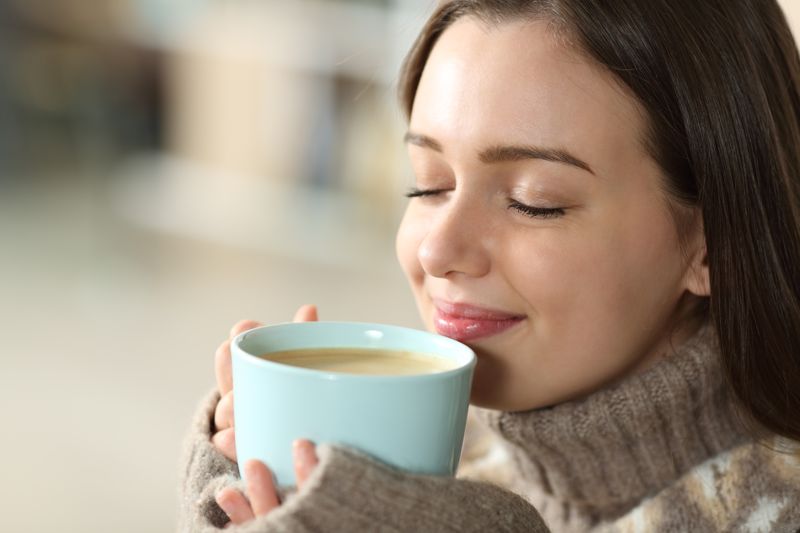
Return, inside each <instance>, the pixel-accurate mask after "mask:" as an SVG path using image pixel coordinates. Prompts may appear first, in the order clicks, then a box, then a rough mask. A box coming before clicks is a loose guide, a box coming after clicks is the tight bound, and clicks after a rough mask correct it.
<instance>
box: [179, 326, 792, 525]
mask: <svg viewBox="0 0 800 533" xmlns="http://www.w3.org/2000/svg"><path fill="white" fill-rule="evenodd" d="M717 353H718V352H717V343H716V339H715V337H714V335H713V330H712V329H711V328H710V327H708V326H706V327H704V328H703V329H701V331H700V332H699V333H698V334H697V335H696V336H695V337H693V338H692V339H690V340H689V341H688V342H687V343H685V344H684V345H683V346H681V347H679V348H678V349H677V350H676V351H675V352H674V353H673V354H671V355H670V356H668V357H667V358H665V359H664V360H663V361H661V362H660V363H659V364H657V365H656V366H654V367H653V368H652V369H650V370H648V371H647V372H645V373H643V374H640V375H637V376H633V377H631V378H629V379H627V380H626V381H625V382H623V383H621V384H619V385H617V386H615V387H613V388H609V389H605V390H602V391H599V392H597V393H595V394H592V395H590V396H588V397H586V398H584V399H582V400H579V401H574V402H567V403H564V404H561V405H558V406H555V407H552V408H547V409H538V410H534V411H528V412H523V413H505V412H493V411H485V410H475V411H474V414H475V416H474V419H473V420H472V421H471V423H470V427H469V429H468V435H467V442H466V446H465V452H464V458H463V461H462V466H461V468H460V471H459V477H458V479H450V478H437V477H427V476H413V475H409V474H404V473H402V472H398V471H395V470H393V469H390V468H387V467H385V466H382V465H380V464H377V463H375V462H373V461H372V460H370V459H368V458H366V457H364V456H362V455H360V454H357V453H354V452H351V451H347V450H343V449H339V448H334V447H328V446H321V447H320V449H319V454H320V459H321V462H320V465H319V466H318V467H317V469H316V470H315V472H314V474H312V477H311V478H310V480H309V481H308V483H307V484H306V486H305V487H304V488H303V490H302V491H301V492H300V493H299V494H296V495H290V496H288V497H287V500H286V502H285V503H284V504H283V506H281V508H280V509H278V510H276V511H273V512H272V513H271V514H270V515H268V516H266V517H261V518H258V519H256V520H254V521H252V522H250V523H249V524H247V525H245V526H241V527H236V528H232V529H228V531H238V532H247V533H256V532H258V533H262V532H264V533H266V532H272V531H288V532H311V531H530V532H544V531H553V532H612V531H613V532H638V531H642V532H651V531H655V532H673V531H674V532H683V531H691V532H716V531H737V532H738V531H741V532H779V533H783V532H786V533H790V532H795V531H798V530H800V455H798V451H797V448H796V447H795V446H794V445H790V444H789V443H781V442H779V441H777V440H774V439H773V440H770V441H768V442H767V443H766V445H765V444H764V443H761V444H760V443H756V442H754V441H753V440H752V439H751V438H749V437H747V435H746V433H745V432H744V431H743V430H742V429H741V428H740V427H739V424H737V419H736V414H735V412H734V410H733V408H732V404H731V400H730V397H729V395H728V394H727V393H726V390H725V387H724V386H723V383H722V379H721V374H720V368H719V364H718V361H717V357H716V354H717ZM217 401H218V396H217V395H216V394H212V395H211V396H210V397H209V398H208V399H207V400H206V401H205V402H204V403H203V404H202V405H201V408H200V409H199V411H198V414H197V416H196V417H195V420H194V424H193V426H192V429H191V432H190V433H189V435H188V436H187V440H186V447H185V454H184V458H183V461H182V470H181V486H180V512H179V528H180V531H185V532H188V531H191V532H211V531H217V530H218V528H220V527H222V526H223V525H224V524H225V522H226V519H225V516H224V514H223V513H222V511H221V510H220V509H219V508H218V507H217V505H216V503H215V502H214V494H216V492H218V491H219V490H220V489H221V488H222V487H224V486H226V485H229V484H238V485H240V481H239V478H238V471H237V469H236V465H235V464H233V463H232V462H230V461H228V460H227V459H225V458H224V457H223V456H221V455H220V454H219V453H217V451H216V450H215V449H214V447H213V446H212V445H211V443H210V441H209V438H210V431H211V420H212V418H213V411H214V407H215V406H216V402H217ZM485 428H490V430H489V431H487V430H486V429H485ZM775 447H781V448H782V449H783V452H778V451H775V450H773V449H771V448H775ZM501 486H502V487H505V488H500V487H501ZM545 524H546V525H545Z"/></svg>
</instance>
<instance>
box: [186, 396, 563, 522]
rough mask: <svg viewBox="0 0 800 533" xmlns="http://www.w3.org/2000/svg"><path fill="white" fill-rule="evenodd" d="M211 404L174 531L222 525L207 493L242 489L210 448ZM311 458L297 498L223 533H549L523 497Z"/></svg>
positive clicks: (196, 439) (327, 455) (345, 452)
mask: <svg viewBox="0 0 800 533" xmlns="http://www.w3.org/2000/svg"><path fill="white" fill-rule="evenodd" d="M217 400H218V396H215V395H211V396H209V398H207V399H206V401H205V402H204V403H203V405H202V406H201V409H200V411H199V412H198V415H197V416H196V417H195V420H194V424H193V425H192V431H191V433H190V435H189V436H188V437H187V448H186V451H185V453H184V460H183V465H182V466H183V470H184V471H183V473H184V475H183V477H182V480H181V509H180V516H179V524H180V531H185V532H193V533H212V532H216V531H218V530H219V529H220V528H222V527H224V525H225V524H226V522H227V518H226V517H225V514H224V513H223V512H222V510H221V509H219V507H218V506H217V505H216V502H215V501H214V495H215V494H216V493H217V492H218V491H219V490H221V489H222V488H223V487H225V486H227V485H238V486H239V488H241V482H240V481H239V478H238V470H237V468H236V465H235V464H234V463H232V462H231V461H229V460H228V459H226V458H225V457H223V456H222V455H221V454H219V453H218V452H217V451H216V449H215V448H214V446H213V445H212V444H211V442H210V430H211V417H212V416H213V410H214V406H215V405H216V401H217ZM317 454H318V456H319V459H320V463H319V465H317V467H316V468H315V469H314V471H313V473H312V474H311V476H310V477H309V479H308V480H307V481H306V483H305V485H304V486H303V488H302V490H301V491H300V492H298V493H296V494H292V495H289V496H288V497H287V498H286V499H285V501H284V503H283V505H281V506H280V507H279V508H278V509H276V510H274V511H272V512H271V513H269V514H268V515H266V516H262V517H258V518H256V519H255V520H253V521H251V522H248V523H247V524H245V525H242V526H238V527H233V528H228V529H227V530H226V531H231V532H237V533H272V532H278V531H280V532H289V533H310V532H317V531H383V532H399V531H453V532H456V531H459V532H460V531H476V532H477V531H497V532H523V531H524V532H530V533H545V532H547V531H549V530H548V529H547V527H546V526H545V525H544V522H543V521H542V519H541V517H540V516H539V514H538V513H537V512H536V510H535V509H534V508H533V507H532V506H531V505H530V504H528V503H527V502H526V501H525V500H524V499H522V498H521V497H519V496H517V495H516V494H514V493H511V492H508V491H506V490H504V489H501V488H499V487H497V486H495V485H492V484H489V483H482V482H475V481H469V480H463V479H454V478H450V477H439V476H422V475H413V474H408V473H405V472H402V471H399V470H396V469H393V468H390V467H387V466H385V465H383V464H382V463H379V462H378V461H375V460H373V459H372V458H370V457H368V456H366V455H364V454H361V453H358V452H355V451H352V450H349V449H345V448H340V447H336V446H329V445H324V444H323V445H320V446H318V448H317Z"/></svg>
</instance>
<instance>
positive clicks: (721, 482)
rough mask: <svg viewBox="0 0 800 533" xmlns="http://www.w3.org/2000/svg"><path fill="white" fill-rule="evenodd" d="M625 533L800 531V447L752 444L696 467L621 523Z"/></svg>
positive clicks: (633, 511) (737, 448)
mask: <svg viewBox="0 0 800 533" xmlns="http://www.w3.org/2000/svg"><path fill="white" fill-rule="evenodd" d="M617 525H618V526H619V528H618V529H619V530H620V531H626V532H627V531H630V532H634V531H653V530H657V531H734V530H735V531H742V532H761V531H763V532H783V531H786V532H790V531H796V530H797V529H798V528H800V448H798V447H797V446H796V445H795V446H794V449H793V450H792V449H789V448H788V447H787V446H785V445H782V444H781V443H779V442H777V441H771V442H768V443H765V444H761V443H755V442H749V443H746V444H742V445H740V446H737V447H735V448H733V449H731V450H728V451H726V452H724V453H722V454H720V455H717V456H715V457H713V458H711V459H709V460H707V461H706V462H704V463H702V464H700V465H698V466H696V467H695V468H693V469H692V470H691V471H689V472H688V473H687V474H686V475H684V476H683V477H681V478H680V479H679V480H678V481H676V483H674V484H673V485H671V486H669V487H667V488H666V489H664V490H663V491H661V492H660V493H659V494H657V495H655V496H653V497H651V498H648V499H647V500H644V501H643V502H642V503H641V504H640V505H639V506H637V507H636V508H635V509H633V510H632V511H631V512H630V513H628V514H627V515H625V516H623V517H622V518H621V519H620V520H619V522H618V523H617Z"/></svg>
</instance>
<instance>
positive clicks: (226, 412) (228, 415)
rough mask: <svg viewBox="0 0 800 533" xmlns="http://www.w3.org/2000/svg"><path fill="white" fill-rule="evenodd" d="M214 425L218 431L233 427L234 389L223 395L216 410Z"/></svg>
mask: <svg viewBox="0 0 800 533" xmlns="http://www.w3.org/2000/svg"><path fill="white" fill-rule="evenodd" d="M214 427H216V428H217V431H219V430H222V429H228V428H231V427H233V391H230V392H229V393H228V394H226V395H225V396H223V397H222V398H221V399H220V401H219V403H218V404H217V408H216V409H215V410H214Z"/></svg>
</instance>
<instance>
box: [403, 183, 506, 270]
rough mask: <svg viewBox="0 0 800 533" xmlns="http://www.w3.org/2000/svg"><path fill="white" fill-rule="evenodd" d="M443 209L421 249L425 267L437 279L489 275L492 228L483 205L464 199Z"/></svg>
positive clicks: (420, 256)
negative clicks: (489, 234) (483, 210)
mask: <svg viewBox="0 0 800 533" xmlns="http://www.w3.org/2000/svg"><path fill="white" fill-rule="evenodd" d="M440 209H441V210H440V211H439V212H438V213H437V214H436V216H435V217H434V218H433V220H431V223H430V226H429V227H428V230H427V232H426V234H425V237H424V238H423V239H422V241H421V242H420V245H419V248H418V249H417V258H418V260H419V262H420V264H421V265H422V268H423V270H425V272H426V273H427V274H429V275H431V276H434V277H437V278H445V277H452V276H454V275H458V274H462V275H465V276H470V277H482V276H484V275H486V274H488V273H489V270H490V268H491V257H490V254H489V246H488V243H487V242H486V241H487V237H488V233H490V227H489V224H488V221H487V220H485V217H484V216H482V215H481V212H482V209H481V207H480V206H478V205H470V204H468V203H467V202H466V201H465V199H464V198H461V199H454V200H453V201H452V202H450V203H449V204H448V205H447V206H442V207H441V208H440Z"/></svg>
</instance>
